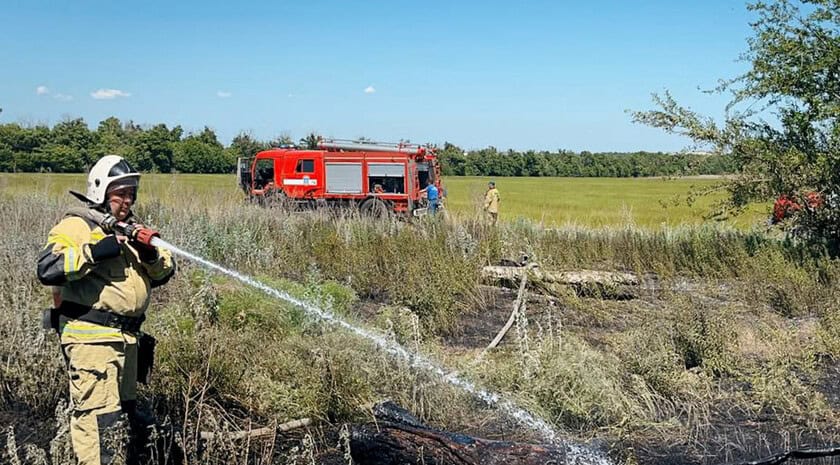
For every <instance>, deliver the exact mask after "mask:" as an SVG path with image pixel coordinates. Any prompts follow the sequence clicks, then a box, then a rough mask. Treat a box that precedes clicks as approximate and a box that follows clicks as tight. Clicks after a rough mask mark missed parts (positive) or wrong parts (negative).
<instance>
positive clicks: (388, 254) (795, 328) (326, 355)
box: [0, 192, 840, 463]
mask: <svg viewBox="0 0 840 465" xmlns="http://www.w3.org/2000/svg"><path fill="white" fill-rule="evenodd" d="M19 194H20V192H18V193H17V194H14V195H13V194H9V193H6V192H4V193H2V194H0V216H2V217H3V218H4V223H3V224H4V226H3V230H4V235H3V236H2V239H0V240H2V244H0V245H2V250H3V251H4V252H2V253H0V265H2V269H3V270H4V274H3V275H2V277H0V306H2V308H4V309H6V311H4V312H0V410H17V411H22V412H27V413H26V414H27V415H32V416H33V417H35V418H41V419H43V422H44V423H45V424H48V425H52V424H53V418H55V417H56V415H55V408H56V406H57V405H59V403H60V401H61V400H62V399H63V398H64V397H65V396H66V393H65V384H64V376H65V374H64V373H63V370H62V366H61V360H60V357H59V356H58V351H57V341H56V340H55V337H54V336H52V335H45V334H44V333H43V332H42V331H41V330H40V329H39V328H38V326H39V322H40V321H39V316H38V315H39V311H40V310H41V309H42V308H45V307H46V306H47V305H48V293H47V292H46V291H45V290H44V289H43V288H42V287H41V286H40V285H39V284H38V283H37V281H36V280H35V277H34V260H35V255H36V254H37V252H38V250H39V249H40V247H41V246H42V245H43V244H42V241H43V240H44V238H45V237H46V234H47V231H48V229H49V227H50V226H51V225H52V224H54V223H55V222H56V221H57V219H58V218H59V217H60V212H61V211H62V209H63V208H64V207H65V206H66V204H67V202H69V199H64V198H56V197H54V196H51V195H48V194H45V193H39V192H36V193H30V194H28V195H19ZM145 194H146V195H148V194H149V193H147V192H145ZM204 195H205V196H206V195H209V194H204ZM149 197H151V196H149ZM149 197H146V199H147V201H146V202H145V203H143V204H142V205H140V208H139V213H140V215H141V216H142V217H144V218H146V219H148V221H149V223H151V224H153V225H155V226H157V227H159V228H160V229H161V232H162V235H163V237H164V238H165V239H167V240H170V241H171V242H172V243H174V244H177V245H178V246H180V247H182V248H184V249H187V250H190V251H192V252H194V253H197V254H198V255H201V256H204V257H206V258H208V259H210V260H213V261H216V262H218V263H221V264H223V265H225V266H229V267H231V268H234V269H236V270H238V271H241V272H243V273H246V274H250V275H254V276H257V277H258V278H259V279H260V280H262V281H263V282H266V283H269V284H270V285H271V286H274V287H277V288H280V289H283V290H286V291H287V292H289V293H291V294H293V295H296V296H299V297H302V298H305V299H306V300H309V301H313V302H317V303H319V305H321V306H324V307H327V308H330V309H331V310H332V311H334V312H336V313H338V314H341V315H343V316H344V317H345V318H348V319H349V320H350V321H353V322H356V323H358V324H361V325H365V326H367V327H370V328H373V329H374V330H376V331H379V332H380V333H382V334H384V335H385V336H386V337H390V338H393V339H394V340H396V341H398V342H400V343H403V344H404V345H406V346H407V347H408V348H410V349H411V350H421V351H422V352H424V353H427V354H430V355H431V356H432V357H433V358H436V359H438V360H441V361H442V362H444V363H445V364H446V365H448V366H452V367H456V368H458V369H460V370H462V372H464V373H466V374H467V376H468V377H469V378H471V379H473V380H476V381H477V382H479V383H481V384H482V385H485V386H488V387H490V388H493V389H495V390H497V391H500V392H503V393H505V394H506V395H507V396H509V397H511V398H513V399H515V400H517V401H518V402H519V403H520V404H521V405H523V406H526V407H527V408H529V409H531V410H532V411H534V412H536V413H538V414H540V415H541V416H543V417H544V418H546V419H548V421H550V422H552V423H553V424H554V425H555V426H556V427H557V428H558V429H559V430H562V431H564V432H565V434H567V435H568V436H569V437H572V438H578V439H588V438H602V439H605V440H606V441H608V442H609V443H610V444H613V445H614V447H615V448H616V451H615V456H616V457H617V458H619V459H622V460H627V461H628V462H632V461H633V460H640V461H642V462H644V463H654V462H655V460H654V459H653V458H652V457H653V456H654V455H653V452H650V453H648V452H645V451H648V450H650V449H653V448H657V449H656V450H657V451H658V452H660V453H661V452H662V451H665V450H671V449H673V450H674V451H676V452H679V453H680V454H683V456H684V458H685V461H688V462H694V463H717V462H719V461H720V460H717V459H718V458H719V457H722V456H730V457H740V456H751V455H761V453H763V452H767V451H769V450H770V449H773V447H775V446H776V445H777V443H776V442H773V441H770V440H769V439H768V441H770V443H768V444H764V445H761V446H757V445H755V444H754V443H752V442H751V441H753V440H755V439H756V438H757V437H759V436H760V435H762V434H764V435H765V437H769V438H775V437H776V436H773V435H769V436H768V434H769V433H768V432H767V431H766V430H764V429H761V428H758V429H755V428H753V429H749V428H748V427H747V426H746V425H750V424H758V423H761V424H763V425H769V426H772V427H773V428H777V429H779V430H780V431H783V432H786V434H794V435H795V434H800V433H801V434H803V435H804V436H803V440H806V439H807V438H821V439H823V440H831V439H838V438H837V437H836V436H837V434H836V433H832V431H834V432H836V431H837V426H838V425H837V423H836V418H837V416H838V415H837V413H838V412H837V411H838V408H839V407H838V405H837V403H836V400H832V399H836V397H833V396H836V392H835V393H832V391H831V389H832V388H830V387H828V388H827V387H826V384H827V383H828V384H830V383H831V382H832V381H831V380H830V378H829V381H826V378H825V374H826V371H825V369H824V368H825V364H826V363H829V364H836V361H837V360H838V357H840V330H838V328H840V317H838V305H837V300H836V297H835V295H836V294H837V291H838V288H837V287H838V279H837V277H838V272H840V266H838V264H837V263H836V262H834V261H831V260H826V259H823V258H819V257H817V258H812V257H810V256H807V255H803V254H802V253H800V252H799V251H798V250H797V249H795V248H791V247H790V246H788V245H785V244H782V243H779V242H777V241H774V240H771V239H769V238H767V237H765V236H763V235H762V234H760V233H758V232H742V231H737V230H732V229H720V228H713V227H703V226H701V227H680V228H674V229H662V230H658V231H646V230H638V229H634V228H629V227H628V228H612V229H601V230H592V229H584V228H566V229H559V230H544V229H541V228H537V227H534V226H533V225H530V224H528V223H525V222H518V223H512V224H507V225H503V226H501V227H499V228H492V227H488V226H487V225H484V224H482V223H481V222H478V221H475V220H470V219H464V220H458V221H448V222H447V221H440V222H422V223H420V224H407V223H401V222H383V223H374V222H370V221H367V220H364V219H360V218H358V217H356V216H354V215H352V214H334V213H327V212H312V213H303V214H301V213H289V212H286V211H283V210H276V209H273V210H265V209H261V208H259V207H256V206H244V205H233V204H228V203H225V202H221V203H220V204H219V205H218V206H217V207H214V208H210V207H208V206H206V205H207V204H208V201H207V199H206V198H204V199H203V200H201V201H199V202H187V201H183V200H181V201H177V202H172V203H171V204H170V203H167V202H166V201H165V199H158V198H149ZM520 252H526V253H528V254H529V255H530V256H531V257H533V258H534V259H535V260H537V261H539V262H541V263H543V266H545V267H550V268H559V269H574V268H596V269H623V270H635V271H638V272H641V273H656V279H653V277H652V276H651V275H648V276H649V279H648V284H651V285H653V286H654V287H655V290H649V291H644V292H642V293H641V294H642V295H641V297H642V298H641V299H638V300H635V301H628V302H623V303H622V302H605V301H601V300H597V299H590V298H579V297H575V296H574V295H571V294H570V295H569V296H568V297H567V298H566V299H564V300H560V301H557V302H555V303H554V304H553V305H548V304H544V303H542V304H541V303H535V302H531V303H530V304H529V308H528V311H527V312H524V313H523V316H522V318H520V319H519V320H518V321H517V325H516V328H515V329H514V330H512V331H511V334H510V335H509V340H508V342H507V343H506V344H504V345H503V346H502V347H501V348H500V349H499V350H497V351H494V352H491V354H489V356H488V357H487V358H485V359H484V360H483V361H482V362H481V363H478V364H475V363H473V360H474V358H475V356H476V355H477V350H451V349H450V348H449V347H447V346H446V345H445V344H444V343H443V339H442V336H443V335H445V334H457V333H458V332H459V331H461V330H462V329H463V328H461V327H460V321H462V316H463V315H464V314H465V313H468V312H489V311H502V312H507V311H509V309H508V308H504V309H501V308H498V307H497V306H496V302H497V297H496V296H494V295H490V294H488V293H487V291H486V290H483V289H482V288H480V287H479V280H478V274H479V270H480V268H481V266H482V265H484V264H488V263H492V262H495V261H497V260H498V259H499V258H500V257H503V256H504V257H516V256H518V255H519V253H520ZM651 289H653V288H651ZM159 291H160V292H158V293H157V294H156V295H155V302H154V306H153V309H152V311H151V313H150V321H149V323H148V324H147V330H148V331H149V332H150V333H152V334H154V335H155V336H156V337H158V339H159V341H160V346H159V347H160V351H159V354H158V365H157V371H156V374H155V379H154V382H153V383H152V385H151V386H149V387H147V388H144V389H143V390H142V391H141V395H142V398H143V399H144V401H145V402H146V403H148V404H150V405H151V406H153V407H154V408H155V409H156V411H157V413H158V416H159V417H161V418H163V417H168V418H169V419H170V420H171V421H172V422H173V423H175V424H176V426H177V427H178V429H179V431H181V433H180V436H179V441H180V443H181V445H182V447H183V448H184V450H185V451H186V453H187V455H188V457H190V458H191V460H192V461H193V462H194V463H197V462H196V461H197V460H200V461H201V463H309V461H310V460H314V459H313V457H316V455H317V452H316V449H317V450H321V451H322V452H323V446H318V445H317V444H319V441H322V440H323V439H322V438H320V436H318V433H317V429H313V430H311V431H310V432H311V433H312V434H313V436H310V439H309V440H304V439H305V437H304V438H299V439H300V441H298V442H296V443H295V444H294V445H295V446H297V450H295V451H293V450H292V449H291V446H290V447H288V448H285V449H284V448H279V449H278V448H275V443H280V442H282V441H281V438H272V439H270V440H268V441H266V442H263V443H260V444H250V445H245V444H242V443H241V442H236V441H227V442H225V441H222V442H219V443H217V444H213V445H212V447H204V448H203V452H201V453H200V450H202V447H200V441H199V440H198V438H197V433H198V432H200V431H227V430H233V429H248V428H252V427H254V428H255V427H258V426H265V425H272V424H277V423H282V422H285V421H288V420H290V419H294V418H301V417H310V418H313V419H316V420H317V421H318V422H320V424H322V425H323V424H327V425H329V424H332V425H339V424H341V423H343V422H352V421H364V420H365V418H366V414H365V412H364V410H363V408H362V406H364V405H366V404H368V403H369V402H371V401H374V400H378V399H382V398H391V399H393V400H395V401H396V402H397V403H399V404H401V405H403V406H406V407H408V408H410V409H411V410H412V411H413V412H414V413H416V414H417V415H418V416H419V417H421V418H422V419H424V420H426V421H428V422H430V423H432V424H434V425H436V426H439V427H442V428H448V429H452V430H458V431H465V432H472V433H474V434H478V435H484V436H491V437H503V438H513V439H529V438H530V439H535V438H534V437H533V436H531V435H530V434H529V433H528V432H527V430H524V429H522V428H520V427H517V426H516V425H512V424H510V423H509V421H508V420H505V419H504V418H501V417H500V416H499V414H498V413H497V412H494V411H492V410H489V409H487V408H486V407H484V406H481V405H479V404H478V403H477V402H476V401H475V400H474V399H471V398H469V397H468V396H466V395H465V394H463V393H461V392H459V391H457V390H456V389H455V388H453V387H451V386H449V385H447V384H445V383H443V382H442V381H441V380H439V379H436V378H435V377H433V376H431V375H429V374H427V373H425V372H420V371H417V370H416V369H412V368H410V367H409V366H408V365H407V364H406V363H404V362H400V361H396V360H394V359H392V358H390V357H389V356H387V355H386V354H384V353H382V352H381V351H379V350H377V349H375V348H374V347H373V345H372V344H370V343H368V342H366V341H362V340H359V339H357V338H355V337H353V336H351V335H349V334H346V333H344V332H341V331H338V330H336V329H334V328H330V327H324V326H322V325H321V324H319V323H318V322H315V321H313V320H312V319H311V318H309V317H308V316H307V315H306V314H305V313H304V312H302V311H301V310H300V309H297V308H293V307H291V306H289V305H287V304H284V303H282V302H277V301H275V300H272V299H270V298H269V297H267V296H265V295H263V294H261V293H259V292H257V291H255V290H252V289H249V288H245V287H244V286H242V285H240V284H238V283H235V282H231V281H230V280H228V279H226V278H224V277H222V276H218V275H213V274H210V273H209V272H207V271H205V270H203V269H201V268H199V267H198V266H196V265H194V264H192V263H189V262H186V261H183V260H182V261H181V262H180V269H179V273H178V275H177V277H176V278H175V279H174V280H173V281H172V282H171V283H170V284H168V285H167V286H165V287H164V288H161V289H159ZM360 303H364V304H365V305H364V306H362V305H360ZM363 307H364V308H368V310H366V311H361V310H360V309H361V308H363ZM370 308H373V309H374V310H370ZM489 337H492V334H490V335H489ZM832 366H833V365H832ZM833 382H834V383H836V380H834V381H833ZM59 417H60V416H59ZM762 422H763V423H762ZM743 428H747V429H743ZM48 429H49V430H50V431H57V430H56V429H54V427H49V428H48ZM59 429H60V428H59ZM742 429H743V430H742ZM733 431H740V432H739V433H738V434H740V436H733V434H734V433H733ZM274 439H277V441H274ZM301 441H303V442H301ZM307 441H309V442H307ZM5 443H6V444H5V447H4V448H3V449H7V452H5V453H6V458H8V459H9V460H11V458H10V457H11V454H10V453H9V452H8V450H11V449H15V450H16V451H17V452H16V456H17V457H18V460H20V461H22V463H39V462H38V460H39V459H37V458H34V457H35V456H34V455H33V456H31V457H29V458H27V455H26V454H27V453H26V452H24V448H25V447H26V445H25V444H21V443H20V441H18V444H17V445H16V446H13V445H11V442H9V441H8V440H6V441H5ZM204 446H206V444H205V445H204ZM333 446H334V444H333ZM630 446H632V447H634V450H635V451H636V452H629V450H630V449H629V447H630ZM319 447H321V449H319ZM33 450H34V449H33ZM56 450H60V448H59V449H56ZM710 451H712V452H710ZM721 451H723V452H721ZM676 452H675V453H676ZM715 452H717V455H714V453H715ZM32 453H33V454H34V453H35V452H32ZM704 454H711V455H712V456H704ZM51 460H52V463H61V462H60V461H59V460H60V458H59V457H54V458H52V459H51ZM662 463H664V462H662Z"/></svg>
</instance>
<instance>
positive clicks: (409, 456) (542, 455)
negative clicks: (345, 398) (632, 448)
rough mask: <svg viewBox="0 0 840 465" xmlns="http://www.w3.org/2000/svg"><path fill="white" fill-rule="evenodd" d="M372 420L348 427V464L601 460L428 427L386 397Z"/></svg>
mask: <svg viewBox="0 0 840 465" xmlns="http://www.w3.org/2000/svg"><path fill="white" fill-rule="evenodd" d="M374 416H375V418H376V419H377V421H376V422H375V423H371V424H367V425H358V426H354V427H353V428H352V430H351V434H350V450H351V455H352V457H353V461H354V463H358V464H364V465H398V464H406V463H425V464H429V465H432V464H435V465H443V464H452V465H479V464H480V465H502V464H521V465H544V464H556V465H563V464H572V463H575V464H579V465H586V464H596V463H600V464H607V463H608V462H605V461H603V460H604V459H602V458H601V457H600V455H598V454H595V453H593V454H592V457H593V458H595V457H597V459H592V460H589V459H588V458H587V457H585V456H582V455H580V454H574V457H571V454H570V450H571V449H569V448H567V447H565V446H557V445H534V444H523V443H516V442H509V441H493V440H488V439H481V438H474V437H471V436H467V435H464V434H456V433H448V432H445V431H439V430H436V429H433V428H429V427H427V426H425V425H423V424H422V423H421V422H420V421H419V420H417V419H416V418H414V417H413V416H411V414H409V413H408V412H406V411H405V410H403V409H402V408H400V407H398V406H396V405H395V404H393V403H391V402H386V403H384V404H379V405H377V406H376V407H375V408H374Z"/></svg>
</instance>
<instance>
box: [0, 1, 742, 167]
mask: <svg viewBox="0 0 840 465" xmlns="http://www.w3.org/2000/svg"><path fill="white" fill-rule="evenodd" d="M0 11H2V12H1V13H0V37H1V38H2V44H3V45H2V46H0V63H2V65H1V67H0V69H1V70H0V107H2V108H3V113H2V114H0V122H3V123H6V122H22V123H27V124H34V123H47V124H50V125H51V124H54V123H56V122H58V121H61V120H62V119H63V118H66V117H83V118H85V120H86V121H87V122H88V124H90V125H91V126H92V127H95V126H96V124H97V123H98V122H99V121H100V120H102V119H104V118H106V117H108V116H111V115H113V116H117V117H118V118H120V119H122V120H129V119H131V120H134V121H135V122H137V123H140V124H153V123H158V122H163V123H166V124H168V125H170V126H172V125H175V124H180V125H181V126H182V127H184V129H185V130H186V131H188V132H189V131H198V130H201V129H202V128H203V126H204V125H208V126H210V127H212V128H214V129H215V130H216V132H217V133H218V135H219V137H220V139H221V140H222V141H223V142H224V143H226V144H227V143H228V142H229V141H230V139H231V138H232V137H233V136H234V135H236V134H237V133H239V132H240V131H250V132H251V133H253V134H254V135H255V136H257V137H258V138H261V139H269V138H273V137H275V136H277V135H280V134H290V135H292V136H293V137H295V138H299V137H302V136H304V135H305V134H306V133H308V132H310V131H317V132H318V133H320V134H322V135H326V136H332V137H338V138H356V137H360V136H365V137H368V138H372V139H375V140H384V141H393V140H398V139H400V138H405V139H410V140H411V141H412V142H433V143H442V142H444V141H449V142H452V143H455V144H457V145H459V146H462V147H464V148H467V149H471V148H481V147H486V146H489V145H493V146H495V147H497V148H500V149H507V148H513V149H518V150H524V149H546V150H557V149H561V148H562V149H568V150H575V151H581V150H590V151H633V150H663V151H672V150H679V149H681V148H684V147H685V146H686V145H688V143H689V141H687V140H685V139H682V138H680V137H676V136H669V135H666V134H664V133H662V132H661V131H659V130H656V129H652V128H647V127H644V126H640V125H636V124H633V123H632V122H631V121H630V116H629V115H628V114H627V113H626V110H628V109H648V108H652V103H651V100H650V94H651V93H652V92H661V91H663V90H665V89H670V90H671V92H672V93H673V94H674V95H675V97H677V99H678V100H679V101H680V102H682V103H684V104H687V105H689V106H690V107H691V108H693V109H695V110H698V111H701V112H703V113H706V114H709V115H711V116H715V117H720V116H721V115H722V112H723V106H724V105H725V103H726V101H727V98H726V97H725V96H716V95H708V94H705V93H703V92H702V91H701V89H708V88H712V87H714V86H715V84H716V83H717V80H718V79H719V78H728V77H734V76H736V75H738V74H740V73H741V72H743V71H745V70H746V69H747V64H745V63H742V62H738V61H737V58H738V56H739V55H740V54H741V53H742V52H743V51H745V50H746V47H747V43H746V39H747V37H749V36H750V32H751V30H750V27H749V21H750V20H751V19H753V18H752V15H751V14H750V13H749V12H748V11H747V10H746V6H745V3H742V2H741V1H737V0H732V1H723V0H707V1H683V2H680V1H673V0H671V1H664V0H662V1H660V0H640V1H607V0H590V1H588V2H581V1H574V2H571V1H559V0H558V1H530V2H515V1H505V2H501V1H498V2H497V1H492V0H491V1H481V2H479V1H464V2H457V1H438V0H425V1H422V2H408V1H400V0H391V1H379V0H373V1H366V2H339V1H323V0H309V1H306V2H303V1H300V2H282V1H265V2H246V1H239V2H232V1H225V2H221V1H218V2H217V1H188V2H177V3H173V4H170V3H169V2H163V1H156V0H153V1H143V2H113V1H108V2H99V1H86V0H79V1H75V2H41V1H34V0H26V1H18V0H12V1H9V0H2V8H0Z"/></svg>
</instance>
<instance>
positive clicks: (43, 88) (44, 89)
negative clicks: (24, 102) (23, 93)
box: [35, 86, 50, 95]
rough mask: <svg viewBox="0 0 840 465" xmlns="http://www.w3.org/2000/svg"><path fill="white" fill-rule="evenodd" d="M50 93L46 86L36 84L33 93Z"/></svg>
mask: <svg viewBox="0 0 840 465" xmlns="http://www.w3.org/2000/svg"><path fill="white" fill-rule="evenodd" d="M49 93H50V90H49V89H48V88H47V86H38V87H36V88H35V95H47V94H49Z"/></svg>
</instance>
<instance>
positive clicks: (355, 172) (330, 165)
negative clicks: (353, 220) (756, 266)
mask: <svg viewBox="0 0 840 465" xmlns="http://www.w3.org/2000/svg"><path fill="white" fill-rule="evenodd" d="M237 177H238V181H239V185H240V187H241V188H242V190H243V191H244V192H245V194H246V195H248V198H249V199H251V200H253V201H256V202H258V203H260V204H263V205H266V204H272V203H281V202H282V203H286V204H288V205H293V206H296V207H316V206H318V205H330V206H344V207H357V208H359V210H360V211H361V212H362V213H363V214H366V215H371V216H384V215H387V214H389V213H395V214H398V215H405V216H420V215H423V214H425V213H426V209H427V205H428V202H427V200H426V192H425V188H426V186H427V183H428V182H429V181H431V182H432V183H433V184H434V185H435V186H437V188H438V191H439V192H443V189H442V187H443V186H442V185H441V181H440V178H441V176H440V165H439V164H438V159H437V156H436V154H435V150H434V149H433V148H431V147H428V146H421V145H417V144H403V143H399V144H389V143H379V142H362V143H359V142H353V141H345V140H335V139H331V140H322V141H321V142H320V144H319V146H318V148H317V149H315V150H306V149H299V148H296V147H281V148H274V149H270V150H265V151H262V152H259V153H257V155H256V156H254V157H252V158H240V159H239V163H238V176H237Z"/></svg>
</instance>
